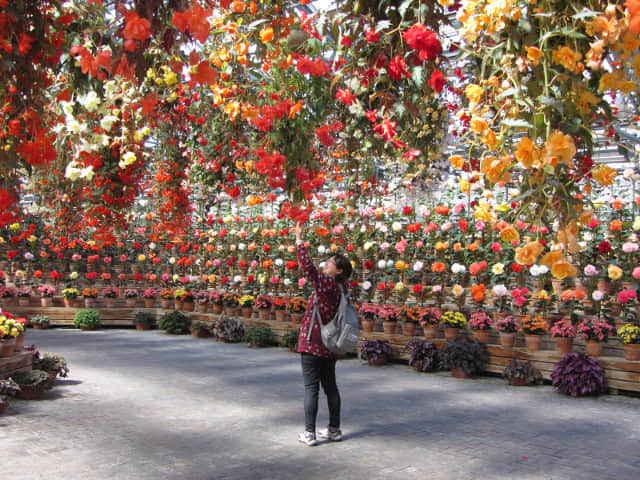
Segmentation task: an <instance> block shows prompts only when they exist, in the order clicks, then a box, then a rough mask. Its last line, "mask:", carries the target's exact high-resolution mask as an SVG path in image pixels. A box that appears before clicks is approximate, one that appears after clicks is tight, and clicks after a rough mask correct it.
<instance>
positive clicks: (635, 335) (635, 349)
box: [617, 325, 640, 362]
mask: <svg viewBox="0 0 640 480" xmlns="http://www.w3.org/2000/svg"><path fill="white" fill-rule="evenodd" d="M617 333H618V338H619V339H620V341H621V342H622V348H623V352H624V358H626V359H627V360H630V361H633V362H635V361H638V360H640V327H638V326H637V325H625V326H624V327H622V328H620V329H618V332H617Z"/></svg>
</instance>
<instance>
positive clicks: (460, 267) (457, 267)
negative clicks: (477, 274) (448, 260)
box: [451, 263, 467, 274]
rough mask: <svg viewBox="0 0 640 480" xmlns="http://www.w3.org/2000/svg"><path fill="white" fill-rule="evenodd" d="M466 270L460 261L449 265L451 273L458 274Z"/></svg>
mask: <svg viewBox="0 0 640 480" xmlns="http://www.w3.org/2000/svg"><path fill="white" fill-rule="evenodd" d="M466 271H467V267H465V266H464V265H462V264H461V263H454V264H453V265H451V273H455V274H460V273H464V272H466Z"/></svg>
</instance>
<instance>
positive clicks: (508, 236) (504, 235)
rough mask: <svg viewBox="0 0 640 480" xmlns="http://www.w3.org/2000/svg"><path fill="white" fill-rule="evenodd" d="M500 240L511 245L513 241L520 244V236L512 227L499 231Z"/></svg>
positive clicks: (508, 226)
mask: <svg viewBox="0 0 640 480" xmlns="http://www.w3.org/2000/svg"><path fill="white" fill-rule="evenodd" d="M500 238H501V239H502V240H503V241H504V242H507V243H511V242H513V241H514V240H515V241H516V242H520V234H519V233H518V231H517V230H516V229H515V227H514V226H512V225H507V226H506V227H504V228H503V229H502V230H501V231H500Z"/></svg>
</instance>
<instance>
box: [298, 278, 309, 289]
mask: <svg viewBox="0 0 640 480" xmlns="http://www.w3.org/2000/svg"><path fill="white" fill-rule="evenodd" d="M306 284H307V279H306V278H304V277H303V278H299V279H298V288H302V287H304V286H305V285H306Z"/></svg>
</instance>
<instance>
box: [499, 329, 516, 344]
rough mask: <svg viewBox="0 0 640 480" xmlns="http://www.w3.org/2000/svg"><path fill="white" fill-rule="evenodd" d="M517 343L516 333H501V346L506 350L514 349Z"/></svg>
mask: <svg viewBox="0 0 640 480" xmlns="http://www.w3.org/2000/svg"><path fill="white" fill-rule="evenodd" d="M515 341H516V334H515V333H507V332H500V345H502V346H503V347H504V348H513V344H514V343H515Z"/></svg>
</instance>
